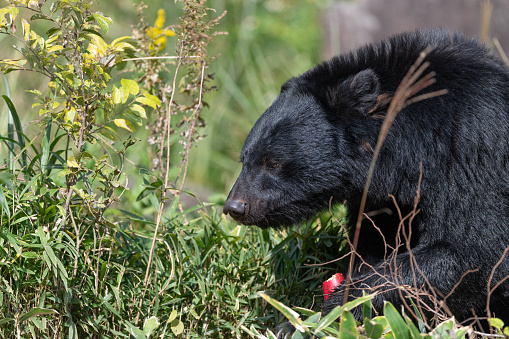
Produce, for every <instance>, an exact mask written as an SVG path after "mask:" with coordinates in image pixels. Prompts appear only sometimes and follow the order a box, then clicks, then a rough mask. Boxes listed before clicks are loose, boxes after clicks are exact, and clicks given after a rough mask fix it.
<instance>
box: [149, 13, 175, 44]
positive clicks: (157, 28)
mask: <svg viewBox="0 0 509 339" xmlns="http://www.w3.org/2000/svg"><path fill="white" fill-rule="evenodd" d="M165 20H166V13H165V12H164V9H159V10H158V11H157V19H156V22H155V23H154V27H150V28H149V29H148V30H147V35H148V37H149V38H150V40H151V43H150V50H151V51H156V52H159V51H162V50H164V47H165V46H166V37H168V36H175V32H174V31H172V30H170V29H163V26H164V21H165Z"/></svg>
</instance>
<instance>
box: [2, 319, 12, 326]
mask: <svg viewBox="0 0 509 339" xmlns="http://www.w3.org/2000/svg"><path fill="white" fill-rule="evenodd" d="M9 321H14V319H13V318H2V319H0V326H1V325H3V324H6V323H8V322H9Z"/></svg>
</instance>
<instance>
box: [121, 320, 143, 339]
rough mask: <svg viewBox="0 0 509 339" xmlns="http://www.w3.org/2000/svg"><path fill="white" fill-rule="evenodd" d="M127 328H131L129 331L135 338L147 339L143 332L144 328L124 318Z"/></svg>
mask: <svg viewBox="0 0 509 339" xmlns="http://www.w3.org/2000/svg"><path fill="white" fill-rule="evenodd" d="M124 321H125V323H126V325H127V328H128V329H129V333H130V334H131V335H132V336H133V337H134V338H135V339H147V336H146V335H145V333H143V331H142V330H140V329H139V328H138V327H136V326H134V325H133V324H131V323H130V322H128V321H127V320H124Z"/></svg>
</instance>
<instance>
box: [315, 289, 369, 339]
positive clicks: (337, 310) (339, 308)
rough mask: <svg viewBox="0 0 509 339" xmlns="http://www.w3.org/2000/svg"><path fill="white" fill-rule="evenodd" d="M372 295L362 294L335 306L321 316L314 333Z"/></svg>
mask: <svg viewBox="0 0 509 339" xmlns="http://www.w3.org/2000/svg"><path fill="white" fill-rule="evenodd" d="M374 297H375V293H373V294H368V295H365V296H362V297H360V298H357V299H355V300H352V301H349V302H347V303H346V304H344V305H342V306H337V307H335V308H334V309H333V310H332V311H330V312H329V314H327V315H326V316H325V317H323V318H322V320H320V322H319V323H318V326H317V327H316V329H315V330H314V333H317V332H318V331H321V330H323V329H324V328H326V327H327V326H329V325H330V324H332V322H334V321H335V320H336V319H337V318H339V317H340V316H341V314H343V312H344V311H345V310H351V309H353V308H355V307H357V306H359V305H361V304H363V303H364V302H366V301H367V300H371V299H373V298H374Z"/></svg>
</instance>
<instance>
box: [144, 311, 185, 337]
mask: <svg viewBox="0 0 509 339" xmlns="http://www.w3.org/2000/svg"><path fill="white" fill-rule="evenodd" d="M158 327H159V320H158V319H157V317H154V316H152V317H150V318H148V319H145V321H144V322H143V333H145V335H146V336H147V338H148V337H150V335H151V334H152V332H154V330H155V329H156V328H158ZM177 335H178V334H177Z"/></svg>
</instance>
